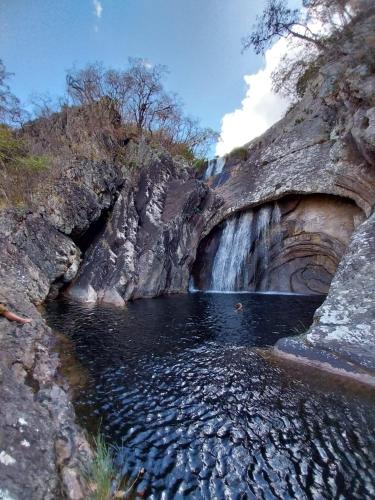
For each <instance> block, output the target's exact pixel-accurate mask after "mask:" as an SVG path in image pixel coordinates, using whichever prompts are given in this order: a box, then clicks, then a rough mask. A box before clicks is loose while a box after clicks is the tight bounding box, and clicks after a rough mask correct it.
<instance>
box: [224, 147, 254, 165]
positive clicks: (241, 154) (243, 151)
mask: <svg viewBox="0 0 375 500" xmlns="http://www.w3.org/2000/svg"><path fill="white" fill-rule="evenodd" d="M228 156H229V157H230V158H233V159H234V160H238V161H246V160H247V159H248V157H249V152H248V150H247V148H245V147H244V146H241V147H239V148H234V149H232V151H231V152H230V153H229V155H228Z"/></svg>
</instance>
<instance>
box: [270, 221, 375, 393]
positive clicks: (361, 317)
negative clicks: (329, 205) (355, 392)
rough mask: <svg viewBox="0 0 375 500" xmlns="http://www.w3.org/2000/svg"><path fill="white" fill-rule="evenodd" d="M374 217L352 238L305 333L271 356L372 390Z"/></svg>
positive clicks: (374, 369) (281, 344) (374, 374)
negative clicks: (353, 380) (364, 384)
mask: <svg viewBox="0 0 375 500" xmlns="http://www.w3.org/2000/svg"><path fill="white" fill-rule="evenodd" d="M374 296H375V214H373V215H372V216H371V217H370V218H369V219H367V220H366V221H365V222H364V223H363V224H362V225H361V226H360V227H359V229H358V230H357V232H356V233H355V234H354V236H353V238H352V240H351V243H350V246H349V249H348V251H347V252H346V254H345V256H344V258H343V259H342V261H341V263H340V266H339V269H338V271H337V274H336V276H335V278H334V280H333V281H332V285H331V288H330V290H329V293H328V296H327V299H326V300H325V301H324V303H323V304H322V306H321V307H320V308H319V309H318V310H317V311H316V313H315V317H314V323H313V325H312V327H311V328H310V329H309V331H308V332H307V333H306V334H304V335H301V336H298V337H294V338H293V337H289V338H286V339H281V340H279V341H278V342H277V344H276V346H275V349H274V350H275V352H276V353H277V354H278V355H280V356H284V357H287V358H290V359H294V360H296V361H300V362H303V363H307V364H311V365H314V366H318V367H321V368H323V369H326V370H329V371H333V372H337V373H341V374H343V375H347V376H350V377H353V378H356V379H358V380H360V381H363V382H367V383H371V384H372V385H375V352H374V335H375V309H374Z"/></svg>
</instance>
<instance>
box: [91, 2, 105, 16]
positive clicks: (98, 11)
mask: <svg viewBox="0 0 375 500" xmlns="http://www.w3.org/2000/svg"><path fill="white" fill-rule="evenodd" d="M92 3H93V5H94V14H95V15H96V17H97V18H98V19H100V18H101V17H102V12H103V6H102V4H101V3H100V2H99V0H93V2H92Z"/></svg>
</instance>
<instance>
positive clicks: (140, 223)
mask: <svg viewBox="0 0 375 500" xmlns="http://www.w3.org/2000/svg"><path fill="white" fill-rule="evenodd" d="M218 205H220V200H219V199H218V198H217V197H215V195H213V194H212V193H211V194H210V193H209V190H208V188H207V186H205V185H204V184H202V183H201V182H200V181H198V180H197V179H196V178H195V175H194V172H193V171H192V170H191V168H189V167H188V166H187V165H186V164H185V163H184V162H183V161H180V162H178V161H176V160H172V158H170V157H169V156H168V155H165V154H164V155H161V156H160V155H151V157H150V158H149V159H148V161H147V164H146V165H145V166H144V167H143V168H141V169H140V171H139V172H138V173H137V174H136V175H135V176H134V177H133V178H132V179H128V180H127V181H126V182H125V184H124V186H123V188H122V189H121V191H120V194H119V196H118V199H117V201H116V204H115V206H114V209H113V211H112V213H111V216H110V218H109V220H108V223H107V225H106V227H105V229H104V231H103V233H102V234H101V235H100V237H98V239H97V240H96V242H95V244H93V245H92V246H91V247H90V248H89V249H88V251H87V253H86V255H85V259H84V262H83V265H82V267H81V268H80V271H79V273H78V276H77V278H76V279H75V280H74V283H73V285H72V286H71V287H70V288H69V290H68V291H67V293H68V294H69V295H70V296H71V297H73V298H76V299H78V300H82V301H88V302H96V301H98V302H104V303H112V304H115V305H124V303H125V301H126V300H129V299H136V298H141V297H154V296H156V295H161V294H166V293H181V292H186V291H187V288H188V282H189V276H190V270H191V267H192V264H193V262H194V260H195V253H196V249H197V246H198V242H199V239H200V237H201V233H202V229H203V226H204V224H205V220H206V218H207V215H208V214H210V213H211V212H213V211H214V210H215V209H216V208H217V206H218Z"/></svg>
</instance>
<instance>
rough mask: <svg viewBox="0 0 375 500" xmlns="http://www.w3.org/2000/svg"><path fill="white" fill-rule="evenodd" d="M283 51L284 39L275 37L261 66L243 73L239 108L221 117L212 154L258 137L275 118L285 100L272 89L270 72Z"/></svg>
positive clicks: (227, 151)
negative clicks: (242, 89)
mask: <svg viewBox="0 0 375 500" xmlns="http://www.w3.org/2000/svg"><path fill="white" fill-rule="evenodd" d="M286 51H287V41H286V40H285V39H283V38H281V39H280V40H278V41H277V42H276V43H275V44H274V45H273V46H272V47H271V48H270V49H268V50H267V52H266V54H265V66H264V68H263V69H260V70H259V71H258V72H257V73H255V74H253V75H245V76H244V80H245V82H246V84H247V85H248V87H249V88H248V90H247V92H246V96H245V98H244V100H243V101H242V103H241V107H240V108H239V109H236V110H235V111H233V112H232V113H227V114H225V115H224V116H223V118H222V120H221V133H220V140H219V142H218V143H217V145H216V154H217V155H219V156H223V155H225V154H226V153H229V152H230V151H231V150H232V149H233V148H235V147H237V146H242V145H243V144H245V143H246V142H249V141H250V140H251V139H254V138H255V137H258V136H259V135H260V134H262V133H263V132H265V131H266V130H267V129H268V128H269V127H270V126H271V125H273V124H274V123H275V122H276V121H277V120H279V119H280V118H281V117H282V116H283V114H284V113H285V111H286V109H287V108H288V105H289V101H288V100H287V99H285V98H283V97H281V96H279V95H276V94H274V93H273V92H272V88H271V86H272V84H271V73H272V71H273V70H274V69H275V68H276V66H277V64H278V63H279V61H280V59H281V57H282V56H283V55H284V54H285V53H286Z"/></svg>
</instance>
